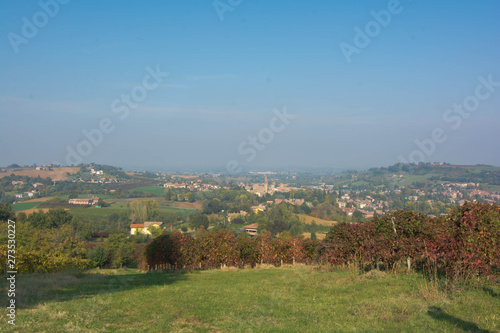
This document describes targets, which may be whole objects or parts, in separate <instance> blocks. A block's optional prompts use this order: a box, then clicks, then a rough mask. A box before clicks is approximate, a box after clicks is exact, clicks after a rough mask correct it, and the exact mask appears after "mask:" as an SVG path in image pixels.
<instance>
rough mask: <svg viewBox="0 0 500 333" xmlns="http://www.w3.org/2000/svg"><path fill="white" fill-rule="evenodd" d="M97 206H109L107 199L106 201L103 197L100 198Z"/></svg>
mask: <svg viewBox="0 0 500 333" xmlns="http://www.w3.org/2000/svg"><path fill="white" fill-rule="evenodd" d="M97 206H101V207H108V206H109V204H108V203H107V202H106V201H104V200H103V199H102V198H99V200H98V201H97Z"/></svg>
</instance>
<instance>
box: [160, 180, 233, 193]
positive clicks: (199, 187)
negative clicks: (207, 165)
mask: <svg viewBox="0 0 500 333" xmlns="http://www.w3.org/2000/svg"><path fill="white" fill-rule="evenodd" d="M163 187H164V188H174V189H187V190H189V191H191V192H196V191H202V192H208V191H212V190H217V189H221V188H229V187H222V186H220V185H213V184H203V183H202V180H201V179H198V180H196V181H191V182H189V183H186V182H182V183H165V184H163Z"/></svg>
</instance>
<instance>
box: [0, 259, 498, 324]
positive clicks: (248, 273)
mask: <svg viewBox="0 0 500 333" xmlns="http://www.w3.org/2000/svg"><path fill="white" fill-rule="evenodd" d="M2 286H3V287H4V288H3V290H2V291H1V292H2V293H3V294H5V293H6V288H5V287H6V282H5V279H4V282H2ZM499 293H500V287H499V286H498V285H491V286H488V287H482V288H472V287H469V288H468V289H463V290H461V291H460V292H458V293H456V294H454V295H453V296H450V295H446V294H444V293H442V292H440V291H439V290H436V289H434V288H433V287H432V285H430V284H429V283H428V282H427V281H426V280H425V279H423V278H422V276H421V275H418V274H409V275H389V274H369V275H366V274H365V275H359V274H357V273H356V272H353V271H346V270H338V271H334V272H326V271H318V270H316V269H315V268H313V267H304V266H302V267H295V268H269V269H264V268H261V269H245V270H224V271H221V270H211V271H202V272H193V273H186V274H168V273H148V274H145V273H140V272H138V271H135V270H129V271H126V272H116V271H115V272H114V274H110V275H102V274H88V273H87V274H78V273H74V274H70V273H58V274H50V275H42V274H40V275H31V276H19V277H18V281H17V286H16V295H17V306H18V308H17V320H16V327H15V328H16V330H17V331H18V332H72V331H74V332H116V331H118V332H121V331H133V332H179V331H185V332H354V331H357V332H416V331H425V332H435V331H439V332H462V331H477V332H486V331H490V332H498V331H499V330H500V311H499V310H498V309H500V297H499ZM7 326H8V325H7V322H6V320H5V318H4V320H2V321H1V323H0V331H5V330H6V327H7ZM481 330H484V331H481Z"/></svg>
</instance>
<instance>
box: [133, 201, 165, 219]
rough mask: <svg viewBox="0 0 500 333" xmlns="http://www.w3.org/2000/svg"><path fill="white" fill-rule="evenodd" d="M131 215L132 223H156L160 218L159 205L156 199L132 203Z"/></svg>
mask: <svg viewBox="0 0 500 333" xmlns="http://www.w3.org/2000/svg"><path fill="white" fill-rule="evenodd" d="M130 215H131V216H130V217H131V219H132V222H145V221H154V220H156V219H157V218H158V216H159V210H158V203H157V202H156V200H154V199H145V200H137V201H132V202H131V203H130Z"/></svg>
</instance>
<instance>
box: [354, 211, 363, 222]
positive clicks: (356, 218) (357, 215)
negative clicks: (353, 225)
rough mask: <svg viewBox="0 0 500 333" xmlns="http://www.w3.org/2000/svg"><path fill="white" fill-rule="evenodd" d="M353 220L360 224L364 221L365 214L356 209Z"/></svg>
mask: <svg viewBox="0 0 500 333" xmlns="http://www.w3.org/2000/svg"><path fill="white" fill-rule="evenodd" d="M352 219H353V220H354V221H356V222H360V221H361V220H362V219H363V213H361V212H360V211H359V210H357V209H356V210H355V211H354V213H352Z"/></svg>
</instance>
